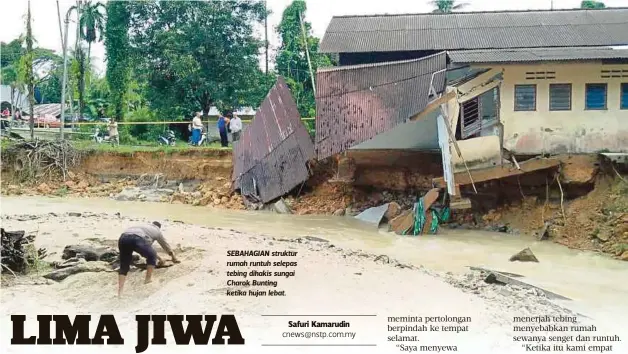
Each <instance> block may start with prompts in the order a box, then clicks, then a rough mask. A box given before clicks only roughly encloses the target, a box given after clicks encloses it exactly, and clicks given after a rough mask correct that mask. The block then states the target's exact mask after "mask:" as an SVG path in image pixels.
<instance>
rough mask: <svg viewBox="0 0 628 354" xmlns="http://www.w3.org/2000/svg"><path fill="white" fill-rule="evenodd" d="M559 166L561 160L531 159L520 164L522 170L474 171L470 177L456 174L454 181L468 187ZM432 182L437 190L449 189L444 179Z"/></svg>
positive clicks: (461, 173)
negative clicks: (472, 184) (473, 183)
mask: <svg viewBox="0 0 628 354" xmlns="http://www.w3.org/2000/svg"><path fill="white" fill-rule="evenodd" d="M559 165H560V160H559V159H555V158H542V159H530V160H527V161H523V162H521V163H519V167H520V168H521V169H517V168H516V167H511V166H495V167H490V168H483V169H480V170H472V171H471V176H469V174H468V173H467V172H458V173H456V174H454V180H455V181H456V184H459V185H468V184H471V183H472V182H475V183H479V182H486V181H491V180H495V179H501V178H506V177H513V176H519V175H522V174H525V173H529V172H534V171H539V170H545V169H548V168H554V167H558V166H559ZM471 178H473V180H471ZM432 181H433V183H434V186H435V187H436V188H447V182H445V178H444V177H439V178H434V179H433V180H432Z"/></svg>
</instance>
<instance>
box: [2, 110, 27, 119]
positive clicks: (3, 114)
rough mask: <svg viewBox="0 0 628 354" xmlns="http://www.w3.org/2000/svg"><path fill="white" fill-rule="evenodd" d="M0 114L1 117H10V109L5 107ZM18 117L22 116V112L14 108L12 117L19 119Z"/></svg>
mask: <svg viewBox="0 0 628 354" xmlns="http://www.w3.org/2000/svg"><path fill="white" fill-rule="evenodd" d="M0 115H2V118H9V117H11V111H10V110H9V109H8V108H5V109H3V110H2V113H1V114H0ZM20 118H22V113H21V112H20V110H19V109H16V110H15V113H14V114H13V119H15V120H19V119H20Z"/></svg>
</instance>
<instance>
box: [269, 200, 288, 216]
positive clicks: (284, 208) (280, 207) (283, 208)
mask: <svg viewBox="0 0 628 354" xmlns="http://www.w3.org/2000/svg"><path fill="white" fill-rule="evenodd" d="M273 210H274V211H275V212H277V213H278V214H292V211H291V210H290V208H289V207H288V205H286V202H284V201H283V199H279V200H278V201H277V202H275V204H273Z"/></svg>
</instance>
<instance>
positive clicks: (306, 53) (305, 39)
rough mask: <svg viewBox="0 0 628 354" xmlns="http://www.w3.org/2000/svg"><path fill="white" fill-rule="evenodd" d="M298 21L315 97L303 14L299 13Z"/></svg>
mask: <svg viewBox="0 0 628 354" xmlns="http://www.w3.org/2000/svg"><path fill="white" fill-rule="evenodd" d="M299 20H300V22H301V32H303V45H304V46H305V56H306V57H307V66H308V67H309V68H310V79H311V80H312V92H314V97H316V85H315V84H314V73H313V72H312V61H311V60H310V49H309V48H308V45H307V35H306V34H305V25H304V24H303V14H302V13H299Z"/></svg>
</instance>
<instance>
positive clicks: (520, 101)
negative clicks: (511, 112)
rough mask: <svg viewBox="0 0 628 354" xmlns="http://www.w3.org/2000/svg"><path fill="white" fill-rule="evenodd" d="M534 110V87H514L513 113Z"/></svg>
mask: <svg viewBox="0 0 628 354" xmlns="http://www.w3.org/2000/svg"><path fill="white" fill-rule="evenodd" d="M535 110H536V85H515V111H535Z"/></svg>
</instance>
